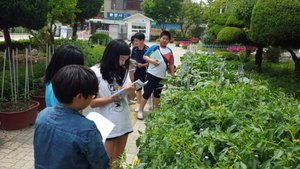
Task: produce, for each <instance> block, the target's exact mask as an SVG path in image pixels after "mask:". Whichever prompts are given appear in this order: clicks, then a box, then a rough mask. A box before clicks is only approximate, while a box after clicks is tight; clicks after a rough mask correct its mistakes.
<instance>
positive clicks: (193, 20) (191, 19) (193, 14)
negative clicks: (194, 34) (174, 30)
mask: <svg viewBox="0 0 300 169" xmlns="http://www.w3.org/2000/svg"><path fill="white" fill-rule="evenodd" d="M202 4H203V3H194V2H192V1H191V0H184V1H183V3H182V6H181V10H180V12H179V14H178V19H177V23H178V24H179V25H180V29H181V35H182V36H183V37H185V36H186V34H187V31H188V30H189V29H190V28H192V27H193V26H194V27H196V26H198V25H200V24H201V23H203V22H204V18H203V17H202V15H201V14H202V11H201V9H202Z"/></svg>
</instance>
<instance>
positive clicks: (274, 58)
mask: <svg viewBox="0 0 300 169" xmlns="http://www.w3.org/2000/svg"><path fill="white" fill-rule="evenodd" d="M280 54H281V49H280V48H275V47H268V49H267V51H266V52H265V55H264V58H265V59H266V60H268V61H269V62H273V63H278V62H279V58H280V56H281V55H280Z"/></svg>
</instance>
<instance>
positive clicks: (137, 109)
mask: <svg viewBox="0 0 300 169" xmlns="http://www.w3.org/2000/svg"><path fill="white" fill-rule="evenodd" d="M139 110H140V104H138V105H137V106H136V108H135V109H134V111H135V112H138V111H139Z"/></svg>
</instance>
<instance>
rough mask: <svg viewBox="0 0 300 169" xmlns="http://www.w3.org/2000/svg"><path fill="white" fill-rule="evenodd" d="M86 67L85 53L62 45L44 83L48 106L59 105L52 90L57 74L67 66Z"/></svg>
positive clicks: (46, 74) (56, 52)
mask: <svg viewBox="0 0 300 169" xmlns="http://www.w3.org/2000/svg"><path fill="white" fill-rule="evenodd" d="M72 64H76V65H84V55H83V53H82V52H81V51H80V50H79V49H78V48H76V47H75V46H72V45H70V44H65V45H61V46H60V47H59V48H58V49H57V50H56V51H55V52H54V54H53V56H52V58H51V61H50V63H49V65H48V67H47V69H46V73H45V75H44V77H43V80H42V82H43V83H44V85H46V94H45V99H46V106H47V107H53V106H54V105H55V104H56V103H58V101H57V98H56V97H55V95H54V93H53V89H52V83H51V79H52V77H53V76H54V75H55V73H56V72H57V71H58V70H59V69H60V68H62V67H64V66H66V65H72Z"/></svg>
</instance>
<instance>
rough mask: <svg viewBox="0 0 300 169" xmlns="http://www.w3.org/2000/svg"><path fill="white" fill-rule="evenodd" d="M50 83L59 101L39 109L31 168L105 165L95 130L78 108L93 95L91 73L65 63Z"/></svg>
mask: <svg viewBox="0 0 300 169" xmlns="http://www.w3.org/2000/svg"><path fill="white" fill-rule="evenodd" d="M52 85H53V91H54V94H55V96H56V97H57V100H58V101H59V103H58V104H56V105H55V106H54V107H48V108H46V109H44V110H42V111H41V112H40V113H39V115H38V117H37V120H36V123H35V126H34V128H35V132H34V140H33V144H34V159H35V168H36V169H39V168H56V169H66V168H72V169H82V168H88V169H96V168H97V169H100V168H101V169H102V168H103V169H104V168H109V157H108V155H107V153H106V150H105V148H104V145H103V142H102V136H101V134H100V132H99V130H98V129H97V127H96V125H95V123H94V122H93V121H90V120H88V119H87V118H85V117H84V116H83V115H82V114H80V113H79V112H78V111H81V110H83V109H84V108H86V107H87V106H88V105H89V104H90V102H91V100H92V99H93V98H95V97H96V96H97V93H98V80H97V77H96V75H95V73H94V72H93V71H92V70H90V69H89V68H88V67H84V66H79V65H68V66H65V67H63V68H61V69H60V70H59V71H58V72H57V73H56V74H55V76H54V77H53V78H52Z"/></svg>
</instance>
